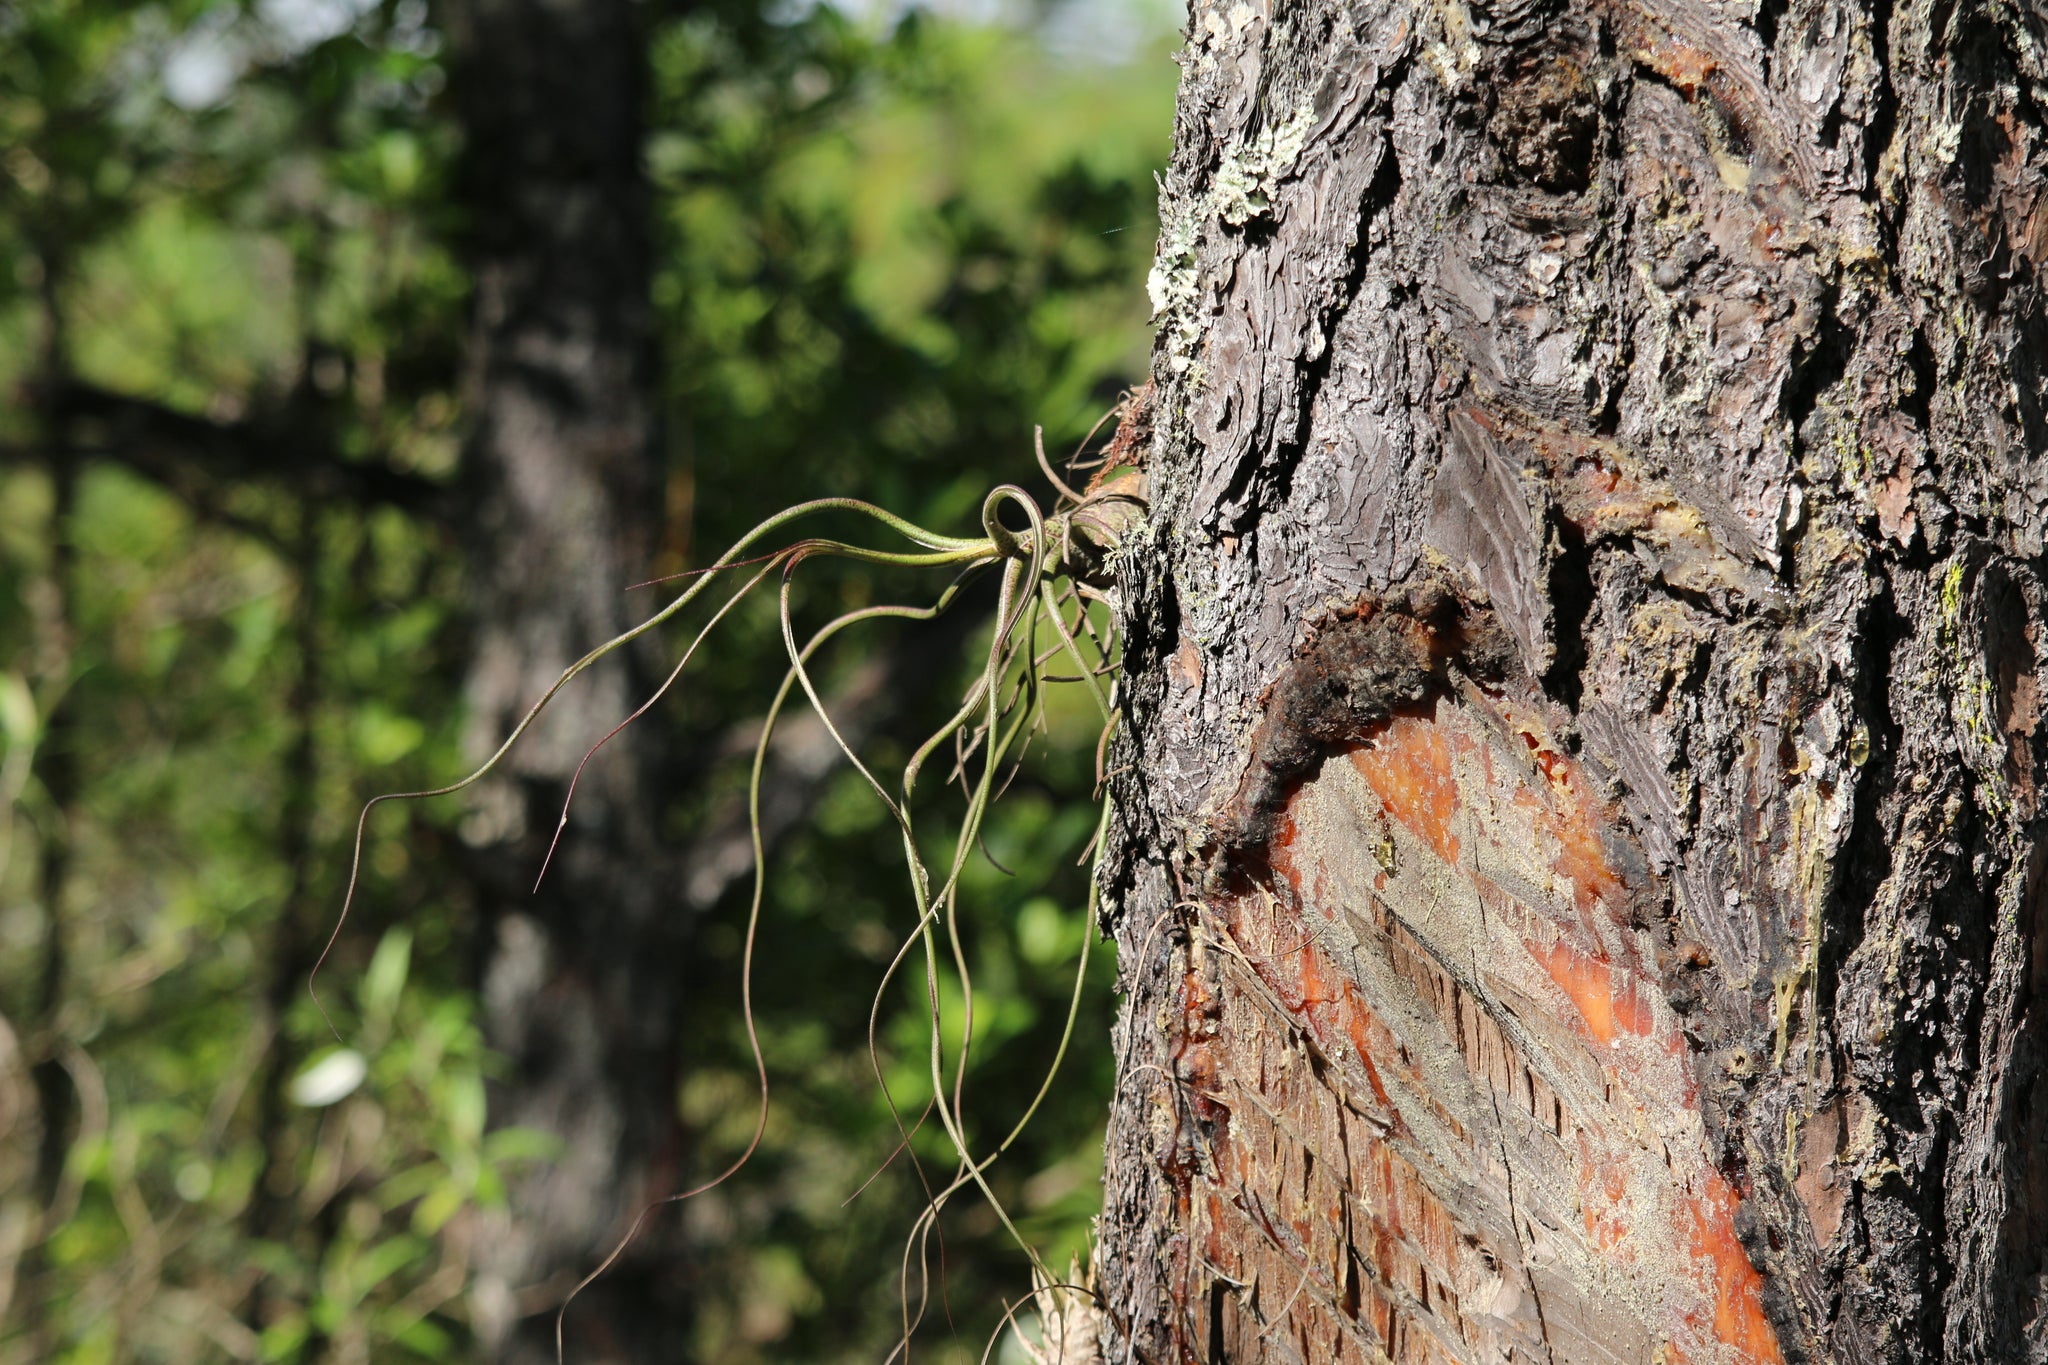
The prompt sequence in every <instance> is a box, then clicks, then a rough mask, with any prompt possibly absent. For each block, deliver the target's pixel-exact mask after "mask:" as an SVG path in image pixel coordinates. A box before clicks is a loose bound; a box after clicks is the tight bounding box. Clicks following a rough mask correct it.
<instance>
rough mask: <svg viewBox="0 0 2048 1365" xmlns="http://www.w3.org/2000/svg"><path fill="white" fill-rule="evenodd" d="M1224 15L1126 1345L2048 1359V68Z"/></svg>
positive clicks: (1125, 1200) (1867, 19)
mask: <svg viewBox="0 0 2048 1365" xmlns="http://www.w3.org/2000/svg"><path fill="white" fill-rule="evenodd" d="M1190 33H1191V38H1190V42H1189V45H1188V49H1187V52H1186V55H1185V57H1184V59H1183V60H1184V64H1185V72H1186V74H1185V78H1184V82H1183V86H1182V90H1181V95H1180V108H1179V116H1178V134H1177V140H1176V141H1177V145H1176V150H1175V156H1174V161H1173V166H1172V170H1171V172H1170V174H1169V175H1168V177H1167V178H1166V181H1165V185H1164V190H1163V195H1162V209H1163V212H1162V222H1163V224H1164V228H1163V232H1162V241H1161V245H1160V249H1159V257H1158V263H1157V265H1156V267H1155V269H1154V272H1153V276H1152V281H1151V285H1152V292H1153V298H1154V301H1155V304H1156V305H1157V309H1158V320H1159V324H1160V334H1159V340H1158V345H1157V349H1156V352H1155V360H1154V367H1153V375H1154V382H1155V388H1156V394H1155V398H1154V409H1153V417H1152V420H1153V426H1154V431H1155V435H1154V438H1153V445H1152V451H1151V461H1152V467H1151V483H1152V487H1153V495H1154V500H1155V514H1154V523H1153V526H1152V530H1151V535H1150V538H1149V540H1148V541H1147V542H1146V543H1143V544H1140V545H1138V546H1136V547H1134V549H1133V552H1132V554H1131V556H1130V562H1129V565H1128V569H1129V573H1128V582H1127V588H1126V590H1127V600H1126V604H1125V614H1126V617H1127V628H1128V631H1129V642H1130V643H1129V654H1128V662H1127V668H1128V683H1127V687H1128V689H1129V690H1128V696H1129V698H1130V713H1129V720H1130V724H1129V726H1128V728H1127V729H1126V731H1125V734H1124V737H1123V739H1122V741H1121V742H1122V745H1123V759H1122V760H1121V761H1122V762H1123V763H1124V764H1125V765H1126V766H1125V769H1124V774H1123V776H1122V777H1121V778H1120V779H1119V780H1120V782H1121V786H1120V788H1119V790H1118V793H1117V795H1118V801H1119V810H1118V815H1119V820H1118V829H1117V838H1116V840H1115V841H1114V843H1113V845H1112V851H1111V857H1110V860H1109V862H1108V865H1107V867H1106V869H1105V874H1104V875H1105V888H1106V890H1107V891H1108V892H1109V894H1110V910H1109V918H1110V921H1111V925H1112V927H1113V929H1114V931H1115V933H1116V935H1117V938H1118V942H1119V946H1120V949H1121V952H1122V963H1123V967H1122V974H1123V985H1124V988H1125V992H1126V994H1125V1009H1124V1012H1123V1015H1122V1018H1121V1020H1120V1023H1119V1026H1118V1039H1117V1043H1118V1048H1119V1059H1120V1075H1121V1077H1122V1080H1121V1084H1120V1087H1119V1092H1118V1096H1117V1100H1116V1105H1115V1109H1114V1113H1113V1116H1112V1120H1111V1130H1110V1168H1109V1175H1108V1202H1107V1207H1106V1210H1105V1214H1104V1218H1103V1226H1102V1242H1103V1245H1102V1248H1101V1256H1100V1259H1099V1267H1100V1269H1099V1272H1098V1273H1099V1275H1100V1277H1101V1280H1102V1286H1103V1290H1104V1293H1105V1296H1106V1298H1107V1302H1108V1318H1109V1328H1108V1333H1109V1342H1108V1344H1109V1346H1110V1347H1111V1356H1112V1359H1116V1360H1144V1361H1155V1362H1165V1361H1174V1362H1178V1361H1206V1362H1221V1361H1226V1360H1253V1359H1271V1360H1297V1359H1298V1360H1302V1361H1359V1362H1365V1361H1378V1360H1381V1359H1383V1358H1391V1359H1392V1360H1394V1361H1401V1362H1407V1361H1416V1362H1451V1361H1455V1362H1478V1361H1516V1362H1521V1361H1531V1362H1556V1365H1565V1362H1576V1361H1589V1362H1629V1363H1631V1365H1632V1363H1633V1362H1645V1363H1648V1362H1660V1365H1676V1362H1692V1363H1693V1365H1705V1363H1706V1362H1728V1363H1730V1365H1732V1363H1733V1362H1752V1363H1753V1362H1775V1361H1781V1360H1783V1361H1795V1360H1811V1361H1841V1362H1908V1361H1934V1360H1942V1361H1950V1362H1962V1361H1973V1362H1974V1361H1982V1362H2018V1361H2029V1360H2031V1361H2041V1360H2043V1359H2048V1329H2044V1323H2043V1317H2042V1315H2043V1312H2044V1309H2048V1303H2044V1299H2048V1294H2044V1288H2048V1280H2044V1275H2043V1270H2044V1267H2043V1260H2042V1257H2043V1248H2044V1245H2048V1090H2044V1087H2043V1086H2042V1084H2041V1072H2042V1061H2041V1058H2042V1036H2041V1035H2042V1024H2041V1009H2042V1003H2041V1002H2042V1000H2043V993H2044V981H2043V973H2044V971H2048V942H2044V941H2043V938H2042V936H2043V934H2044V932H2048V930H2044V920H2043V915H2042V909H2041V905H2040V900H2041V895H2040V883H2041V880H2042V873H2043V857H2042V854H2043V840H2042V838H2041V827H2040V824H2039V819H2040V816H2039V812H2038V809H2037V806H2038V795H2037V793H2038V791H2039V787H2040V782H2041V777H2042V769H2041V765H2042V747H2041V746H2042V736H2041V734H2040V733H2039V727H2038V719H2039V691H2038V684H2037V654H2038V651H2039V649H2040V641H2039V638H2038V635H2039V630H2040V622H2041V620H2042V612H2043V609H2044V601H2043V582H2042V576H2041V574H2042V562H2041V554H2042V534H2043V530H2044V526H2048V468H2044V461H2048V455H2044V452H2048V425H2044V420H2048V402H2044V400H2048V386H2044V376H2043V373H2042V368H2043V366H2042V359H2043V355H2044V349H2043V348H2044V344H2048V328H2044V314H2043V294H2042V289H2041V284H2040V281H2039V278H2038V274H2037V272H2038V270H2039V264H2038V263H2039V262H2040V261H2041V260H2042V259H2043V258H2044V255H2048V200H2044V198H2043V193H2044V183H2048V182H2044V174H2043V166H2044V164H2048V132H2044V127H2043V114H2042V109H2043V108H2044V107H2048V103H2044V101H2048V22H2044V21H2043V20H2042V19H2041V18H2040V17H2039V16H2037V15H2035V14H2034V13H2033V12H2032V11H2030V10H2025V9H2017V8H2008V7H2003V6H1987V5H1979V4H1975V3H1973V0H1961V3H1958V4H1954V5H1948V4H1942V5H1935V6H1932V7H1930V6H1916V7H1911V8H1908V7H1904V6H1901V7H1898V8H1896V9H1894V8H1893V7H1892V6H1891V5H1890V4H1889V3H1885V4H1880V5H1877V6H1874V7H1871V8H1867V9H1866V8H1864V7H1859V6H1854V5H1849V4H1844V3H1839V0H1763V3H1761V4H1759V5H1758V6H1756V7H1755V10H1754V12H1753V13H1752V12H1751V11H1750V9H1749V8H1748V7H1727V8H1715V7H1712V6H1701V5H1694V4H1687V3H1682V2H1681V0H1646V2H1645V3H1641V4H1632V5H1627V6H1619V5H1616V6H1604V5H1602V6H1595V7H1592V8H1590V9H1588V8H1583V7H1569V8H1568V7H1566V6H1564V5H1563V4H1561V3H1551V4H1545V3H1501V4H1498V5H1496V6H1492V7H1486V6H1481V5H1469V6H1468V5H1467V4H1461V3H1460V0H1446V2H1445V3H1437V4H1421V3H1414V2H1412V0H1360V2H1359V3H1352V4H1338V3H1336V2H1335V0H1294V2H1293V3H1283V4H1267V5H1254V4H1245V3H1231V2H1230V0H1222V2H1221V3H1197V4H1196V5H1195V6H1194V13H1193V15H1192V19H1191V29H1190Z"/></svg>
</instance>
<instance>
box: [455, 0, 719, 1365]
mask: <svg viewBox="0 0 2048 1365" xmlns="http://www.w3.org/2000/svg"><path fill="white" fill-rule="evenodd" d="M449 9H450V13H449V16H448V17H449V25H450V32H451V38H452V41H453V47H452V52H453V56H454V58H455V61H454V66H453V91H454V94H455V96H456V106H457V109H458V111H459V113H460V116H461V119H462V124H463V130H464V137H465V147H464V159H463V172H462V181H461V185H460V187H459V188H460V200H461V202H462V204H463V207H464V209H465V211H466V213H467V215H468V222H467V229H468V233H469V238H468V240H469V253H468V254H469V264H470V266H471V269H472V270H473V271H474V275H475V290H476V293H475V301H474V305H473V308H474V317H473V331H472V338H471V346H470V364H471V368H472V376H471V407H472V410H473V411H475V412H476V413H477V428H476V430H475V432H474V433H473V435H472V438H471V440H470V443H469V447H468V450H467V452H466V464H465V474H466V487H467V491H468V493H469V494H470V500H471V505H472V507H473V509H474V511H473V513H472V519H471V522H470V524H469V525H468V526H467V527H466V528H465V530H466V532H467V533H468V535H469V538H470V547H471V553H470V560H471V566H472V578H473V594H472V609H473V612H474V620H475V627H474V629H475V636H474V640H473V646H472V648H473V664H472V667H471V670H470V677H469V686H468V691H469V698H470V706H471V716H470V723H471V726H472V730H473V735H472V743H471V746H470V747H471V749H472V750H473V751H474V753H475V755H476V756H477V757H479V758H481V757H482V756H483V755H484V754H487V753H489V752H490V751H491V750H492V749H494V748H496V747H497V745H498V743H499V742H500V741H501V740H502V739H503V738H504V737H505V735H506V734H508V733H509V732H510V730H511V728H512V726H513V725H514V724H515V723H516V722H517V720H518V719H519V717H520V715H521V714H522V713H523V712H524V711H525V710H526V708H527V707H528V706H529V705H530V704H531V703H532V702H533V700H534V699H535V698H536V697H538V696H539V695H540V694H541V693H542V692H543V691H544V690H545V689H546V688H547V686H548V684H549V683H550V682H551V681H553V679H554V677H555V675H556V674H557V673H558V672H559V671H560V670H561V669H562V668H563V667H564V666H565V665H567V664H568V663H570V662H571V661H572V660H574V659H575V658H576V657H577V656H579V655H580V654H582V653H583V652H584V651H585V650H588V649H590V648H591V647H593V646H594V645H597V644H599V643H601V642H602V641H604V640H606V639H608V638H609V637H611V636H612V635H614V634H616V633H617V632H619V631H620V630H622V629H624V628H625V627H627V626H629V625H631V624H633V623H634V621H635V620H637V619H638V618H637V615H636V614H635V608H636V606H638V605H640V604H639V603H637V602H636V601H635V600H634V598H633V597H632V596H631V595H629V593H628V592H627V588H628V585H630V584H632V583H633V582H635V581H637V580H639V579H641V578H644V577H646V575H647V566H648V564H649V563H651V562H652V558H653V555H652V551H653V548H654V540H655V537H656V535H657V534H658V531H659V526H658V515H659V508H660V493H659V481H658V480H659V474H658V466H657V462H656V443H655V419H654V412H653V401H652V393H653V382H652V379H653V375H652V363H651V362H652V352H651V340H652V330H651V319H650V316H649V307H650V305H649V299H648V281H649V273H650V261H649V253H648V243H647V224H646V221H645V220H646V213H647V192H646V186H645V182H644V177H643V174H642V167H641V153H642V146H643V141H644V138H643V117H644V111H643V108H642V101H643V91H644V79H643V74H642V73H643V70H644V66H645V60H646V58H645V42H644V37H643V35H642V34H641V32H640V31H639V23H638V19H637V17H636V7H635V6H633V5H632V4H630V3H627V0H577V2H571V0H463V2H462V3H461V4H459V5H457V4H451V6H450V7H449ZM642 673H644V670H642ZM651 685H652V683H651V680H650V679H648V678H647V677H645V676H642V675H640V674H636V670H635V669H634V667H633V660H632V659H631V658H628V657H617V658H615V660H612V661H607V662H606V663H605V664H603V665H600V666H599V667H598V668H597V669H594V670H592V672H591V673H589V674H586V675H585V676H584V677H583V678H581V679H579V680H578V681H577V682H576V683H575V684H574V685H573V686H571V687H570V688H569V689H567V690H566V691H565V692H564V693H563V694H562V695H561V696H560V698H559V699H558V700H557V702H556V703H555V704H553V705H552V706H551V707H550V709H549V712H548V713H547V714H546V715H545V716H544V717H543V718H542V721H541V722H540V724H539V725H538V726H537V727H536V729H535V730H534V731H533V732H532V733H531V734H530V735H529V736H528V737H527V739H526V740H524V741H522V743H521V744H520V745H519V746H518V747H517V748H515V749H514V750H513V752H512V753H511V754H510V755H509V757H508V759H507V766H506V769H505V770H504V772H503V775H502V776H501V777H498V778H494V779H492V780H491V782H490V784H489V785H488V786H487V787H485V788H483V789H482V790H481V794H480V796H479V799H478V801H477V804H476V807H475V809H473V811H472V812H471V814H470V816H469V823H468V824H467V825H466V826H465V828H464V831H463V833H464V836H465V839H466V841H467V842H468V843H469V845H470V848H471V852H472V854H473V859H474V865H475V867H476V869H477V873H478V883H479V888H480V896H481V902H482V911H483V914H482V926H481V940H482V941H481V943H480V954H481V962H480V973H479V974H480V985H481V992H482V995H483V1003H484V1009H485V1022H486V1031H487V1035H488V1038H489V1041H490V1043H491V1045H492V1046H493V1047H494V1048H496V1049H497V1050H498V1051H499V1052H501V1053H502V1054H504V1055H505V1056H506V1058H507V1060H508V1063H509V1067H508V1071H507V1074H505V1075H504V1076H503V1077H502V1078H500V1079H499V1080H497V1081H496V1082H495V1083H494V1084H493V1085H492V1087H491V1093H490V1116H491V1123H492V1126H493V1127H497V1128H504V1127H521V1128H528V1129H538V1130H539V1131H541V1132H543V1133H546V1134H549V1135H552V1136H553V1137H555V1138H556V1139H558V1141H559V1142H560V1144H561V1151H560V1154H559V1156H558V1157H557V1158H556V1159H554V1160H553V1161H551V1162H549V1163H547V1164H545V1165H542V1166H539V1167H537V1168H534V1169H532V1170H530V1171H529V1172H528V1173H527V1174H526V1175H525V1176H524V1177H523V1178H521V1179H520V1180H519V1181H518V1182H517V1183H515V1184H514V1186H513V1188H512V1189H511V1190H510V1191H509V1192H508V1198H507V1206H506V1208H505V1210H504V1211H503V1212H502V1213H501V1214H498V1215H496V1216H495V1217H494V1218H493V1219H492V1220H491V1223H490V1225H489V1226H487V1227H486V1228H485V1229H483V1232H482V1235H481V1236H480V1237H479V1239H478V1246H479V1256H480V1266H479V1276H478V1288H477V1291H476V1293H475V1295H474V1300H473V1302H474V1311H475V1317H476V1321H477V1325H478V1332H479V1337H480V1339H481V1347H482V1355H483V1358H485V1359H489V1360H495V1361H500V1362H518V1363H519V1365H527V1363H528V1362H532V1363H533V1365H540V1362H552V1361H553V1360H554V1359H555V1339H554V1331H555V1321H554V1317H555V1308H556V1306H557V1305H558V1304H560V1303H561V1301H562V1299H563V1296H564V1295H565V1294H566V1293H567V1292H568V1291H569V1289H570V1288H571V1286H573V1285H574V1284H575V1283H576V1282H577V1281H578V1280H580V1279H581V1278H582V1277H583V1276H584V1275H585V1274H586V1273H588V1272H589V1271H590V1270H592V1269H593V1268H595V1266H596V1265H597V1264H598V1262H599V1261H600V1260H601V1259H602V1258H603V1257H604V1256H605V1255H606V1253H607V1252H609V1251H610V1249H611V1248H612V1246H613V1245H614V1244H615V1243H616V1242H617V1240H618V1238H619V1237H620V1235H621V1234H622V1233H623V1232H624V1230H625V1229H626V1227H627V1225H628V1223H629V1222H630V1221H631V1219H632V1217H633V1215H634V1214H635V1213H636V1212H637V1211H638V1210H639V1209H640V1208H641V1207H642V1206H643V1205H644V1204H646V1203H647V1202H648V1201H650V1200H652V1199H655V1198H658V1197H660V1196H661V1195H665V1194H668V1193H670V1192H672V1190H673V1187H674V1184H675V1170H674V1163H675V1161H676V1159H677V1156H678V1153H677V1151H676V1140H677V1139H676V1121H675V1107H674V1095H675V1071H676V1058H675V1048H676V1045H677V1039H676V1033H677V1029H676V1027H675V1023H676V1016H677V1012H678V1010H679V1009H680V1004H681V1002H680V999H679V996H680V992H681V989H682V986H681V982H682V979H683V978H682V974H681V972H680V971H679V969H678V961H679V957H680V953H679V947H680V942H681V938H680V928H681V925H682V921H683V919H684V917H683V916H682V915H681V914H680V912H679V907H678V905H677V904H676V898H675V895H674V887H675V884H676V882H677V880H678V875H677V869H676V868H675V867H674V866H673V865H672V861H671V860H670V859H669V857H668V855H667V854H666V852H665V850H664V847H663V843H662V841H661V839H660V837H659V828H658V827H659V814H660V799H661V795H660V785H659V781H658V774H660V773H661V771H662V767H663V756H662V745H661V743H660V735H659V731H658V724H659V722H658V721H657V722H654V723H653V724H650V725H643V726H642V727H640V728H639V729H637V730H636V731H635V733H634V735H633V736H632V742H630V743H621V744H616V745H612V746H610V747H609V748H607V749H606V750H605V752H604V753H603V755H602V756H601V757H600V758H599V759H597V760H596V761H595V762H593V763H592V764H591V765H590V767H589V768H588V769H587V770H586V771H585V772H584V773H583V775H582V779H581V781H580V783H579V784H578V786H577V789H576V804H575V807H574V810H573V812H572V814H571V823H570V824H569V826H568V828H567V829H566V830H564V831H563V837H562V840H561V843H560V846H559V847H558V848H557V849H556V851H555V853H554V856H553V859H552V862H551V863H550V864H549V865H548V871H547V876H546V880H545V881H544V883H542V885H541V886H540V887H539V889H538V891H537V892H536V891H535V890H534V877H535V874H536V872H537V871H538V870H539V869H540V867H541V866H542V862H543V858H544V856H545V855H546V853H547V850H548V848H549V844H550V841H551V840H552V839H553V837H554V836H555V834H556V827H557V818H558V815H559V812H560V811H561V808H562V801H563V797H564V795H565V793H566V790H567V787H568V784H569V781H570V779H571V776H572V774H573V773H574V772H575V770H576V767H577V764H578V762H579V760H580V759H581V758H582V757H583V754H584V752H585V751H586V749H587V748H588V747H589V745H590V744H591V742H592V741H593V740H595V739H596V738H598V737H599V736H601V735H603V734H604V733H605V732H606V731H607V730H609V729H610V728H611V727H612V726H613V725H615V724H616V723H617V722H618V721H619V720H620V719H621V718H622V717H624V716H625V715H626V714H627V713H628V712H629V711H630V710H632V708H633V707H634V706H635V705H637V704H638V702H639V701H640V700H641V699H642V697H644V696H645V695H646V693H647V692H648V691H649V690H650V689H651ZM665 1250H669V1249H668V1248H665V1247H664V1244H663V1239H662V1237H661V1236H660V1235H659V1233H657V1234H655V1235H653V1236H650V1237H649V1238H646V1239H642V1241H641V1242H640V1243H639V1244H638V1245H637V1248H636V1253H635V1254H632V1255H629V1256H628V1257H627V1258H626V1259H625V1260H624V1261H623V1262H622V1263H621V1264H620V1265H619V1266H617V1267H615V1268H614V1270H613V1271H612V1273H611V1274H609V1275H608V1276H606V1277H605V1278H604V1279H603V1280H602V1281H600V1282H599V1283H598V1284H596V1285H594V1286H592V1287H591V1288H590V1289H589V1290H587V1291H585V1293H584V1295H583V1296H582V1297H581V1298H580V1299H579V1300H578V1302H577V1307H576V1309H575V1311H574V1312H573V1314H572V1316H571V1319H570V1322H569V1325H568V1331H569V1340H570V1341H571V1342H572V1343H573V1350H574V1352H575V1358H576V1359H578V1360H582V1361H590V1362H608V1361H649V1360H675V1359H681V1358H683V1356H684V1353H685V1351H686V1350H687V1343H688V1340H689V1337H688V1326H689V1318H688V1311H687V1310H688V1305H687V1301H686V1296H685V1295H684V1294H683V1293H682V1292H681V1291H680V1284H681V1280H682V1275H681V1271H680V1268H679V1267H678V1266H677V1265H676V1262H675V1257H674V1256H673V1255H672V1254H664V1252H665Z"/></svg>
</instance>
